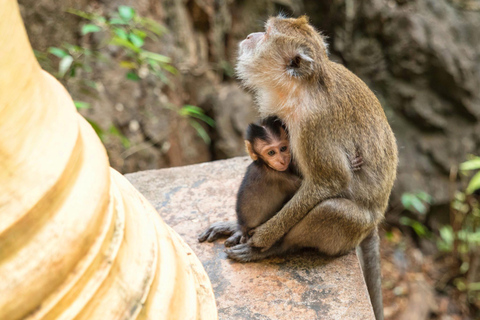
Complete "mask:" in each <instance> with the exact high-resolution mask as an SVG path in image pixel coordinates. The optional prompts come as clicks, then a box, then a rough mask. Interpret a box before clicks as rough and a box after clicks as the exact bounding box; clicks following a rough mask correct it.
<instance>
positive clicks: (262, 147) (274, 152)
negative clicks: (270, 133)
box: [254, 132, 292, 171]
mask: <svg viewBox="0 0 480 320" xmlns="http://www.w3.org/2000/svg"><path fill="white" fill-rule="evenodd" d="M254 149H255V150H256V152H257V153H258V154H259V156H260V157H261V158H262V159H263V161H265V163H267V164H268V166H269V167H270V168H272V169H273V170H276V171H285V170H287V169H288V166H289V165H290V161H292V156H291V153H290V143H289V141H288V137H287V135H286V133H285V132H282V135H281V137H279V138H272V139H271V141H268V142H267V141H264V140H260V139H257V140H256V141H255V145H254Z"/></svg>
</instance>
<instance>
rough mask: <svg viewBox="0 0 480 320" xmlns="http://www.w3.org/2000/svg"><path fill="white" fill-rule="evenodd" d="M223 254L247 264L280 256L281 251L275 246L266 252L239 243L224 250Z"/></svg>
mask: <svg viewBox="0 0 480 320" xmlns="http://www.w3.org/2000/svg"><path fill="white" fill-rule="evenodd" d="M225 253H226V254H227V256H228V257H229V258H230V259H232V260H236V261H239V262H249V261H257V260H262V259H265V258H267V257H270V256H272V255H276V254H280V253H282V250H281V248H280V247H279V246H275V247H273V248H270V249H268V250H267V251H262V250H261V249H259V248H254V247H251V246H249V245H248V244H247V243H241V244H237V245H236V246H234V247H232V248H230V249H226V250H225Z"/></svg>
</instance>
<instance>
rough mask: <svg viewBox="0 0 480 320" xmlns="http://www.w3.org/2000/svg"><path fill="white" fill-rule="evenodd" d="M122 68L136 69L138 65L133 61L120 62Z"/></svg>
mask: <svg viewBox="0 0 480 320" xmlns="http://www.w3.org/2000/svg"><path fill="white" fill-rule="evenodd" d="M120 67H122V68H125V69H136V68H137V64H136V63H135V62H132V61H126V60H124V61H120Z"/></svg>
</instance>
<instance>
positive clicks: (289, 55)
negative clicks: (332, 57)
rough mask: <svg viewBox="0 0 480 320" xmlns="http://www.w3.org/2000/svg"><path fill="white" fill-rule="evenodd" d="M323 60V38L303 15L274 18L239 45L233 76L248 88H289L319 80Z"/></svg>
mask: <svg viewBox="0 0 480 320" xmlns="http://www.w3.org/2000/svg"><path fill="white" fill-rule="evenodd" d="M325 60H328V56H327V47H326V45H325V42H324V39H323V37H322V36H321V35H320V34H319V33H318V32H317V31H316V30H315V29H314V28H313V27H312V26H311V25H310V24H309V23H308V18H307V17H306V16H302V17H300V18H296V19H295V18H285V17H283V16H278V17H272V18H270V19H269V20H268V21H267V23H266V25H265V32H256V33H252V34H250V35H248V36H247V38H246V39H245V40H243V41H242V42H240V45H239V57H238V63H237V74H238V77H239V78H240V79H241V80H242V81H243V83H244V84H245V85H246V86H247V87H250V88H252V89H259V88H260V89H269V88H274V89H280V88H291V87H292V85H294V84H302V83H303V84H304V83H308V82H315V81H319V80H321V76H322V64H323V63H324V61H325Z"/></svg>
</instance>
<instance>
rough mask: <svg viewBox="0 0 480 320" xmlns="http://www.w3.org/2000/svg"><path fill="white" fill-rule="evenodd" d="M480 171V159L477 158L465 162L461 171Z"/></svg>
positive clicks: (461, 165)
mask: <svg viewBox="0 0 480 320" xmlns="http://www.w3.org/2000/svg"><path fill="white" fill-rule="evenodd" d="M477 169H480V157H475V158H473V159H471V160H468V161H465V162H464V163H462V164H460V170H462V171H470V170H477Z"/></svg>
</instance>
